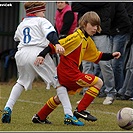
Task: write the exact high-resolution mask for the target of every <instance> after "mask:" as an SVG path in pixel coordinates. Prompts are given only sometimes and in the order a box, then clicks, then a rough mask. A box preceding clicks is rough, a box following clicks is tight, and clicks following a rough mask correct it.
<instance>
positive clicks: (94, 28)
mask: <svg viewBox="0 0 133 133" xmlns="http://www.w3.org/2000/svg"><path fill="white" fill-rule="evenodd" d="M85 31H86V32H87V33H88V35H90V36H93V35H94V34H96V32H97V25H91V24H90V23H87V25H86V26H85Z"/></svg>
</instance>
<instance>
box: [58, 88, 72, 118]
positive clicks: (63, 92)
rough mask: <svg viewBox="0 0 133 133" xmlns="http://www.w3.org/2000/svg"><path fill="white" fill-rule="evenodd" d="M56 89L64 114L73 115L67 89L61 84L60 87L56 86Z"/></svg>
mask: <svg viewBox="0 0 133 133" xmlns="http://www.w3.org/2000/svg"><path fill="white" fill-rule="evenodd" d="M56 91H57V96H58V98H59V100H60V102H61V104H62V106H63V109H64V114H69V115H70V116H73V112H72V106H71V103H70V99H69V96H68V92H67V89H66V88H65V87H63V86H61V87H59V88H57V89H56Z"/></svg>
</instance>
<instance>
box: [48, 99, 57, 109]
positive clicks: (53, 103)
mask: <svg viewBox="0 0 133 133" xmlns="http://www.w3.org/2000/svg"><path fill="white" fill-rule="evenodd" d="M47 105H48V106H49V108H51V109H55V108H56V107H57V106H58V105H57V104H56V103H55V101H54V97H51V98H50V99H49V100H48V101H47Z"/></svg>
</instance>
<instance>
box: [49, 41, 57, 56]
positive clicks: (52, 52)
mask: <svg viewBox="0 0 133 133" xmlns="http://www.w3.org/2000/svg"><path fill="white" fill-rule="evenodd" d="M49 46H50V48H51V52H50V53H51V54H55V53H56V51H55V46H54V45H53V44H52V43H50V44H49Z"/></svg>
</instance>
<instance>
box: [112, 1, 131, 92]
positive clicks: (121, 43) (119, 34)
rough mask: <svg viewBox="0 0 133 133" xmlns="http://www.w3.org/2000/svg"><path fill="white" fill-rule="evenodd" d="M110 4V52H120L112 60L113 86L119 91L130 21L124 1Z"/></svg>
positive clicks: (122, 79) (121, 84) (122, 78)
mask: <svg viewBox="0 0 133 133" xmlns="http://www.w3.org/2000/svg"><path fill="white" fill-rule="evenodd" d="M110 4H111V37H110V40H111V43H112V52H113V51H119V52H121V57H120V58H119V59H118V60H117V61H116V60H115V59H114V60H112V66H113V70H114V75H115V87H116V90H117V91H119V89H120V88H122V86H123V82H124V60H125V49H126V46H127V44H128V42H129V40H130V31H131V22H130V19H129V17H128V14H127V11H126V9H125V6H124V3H121V2H115V3H110Z"/></svg>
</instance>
